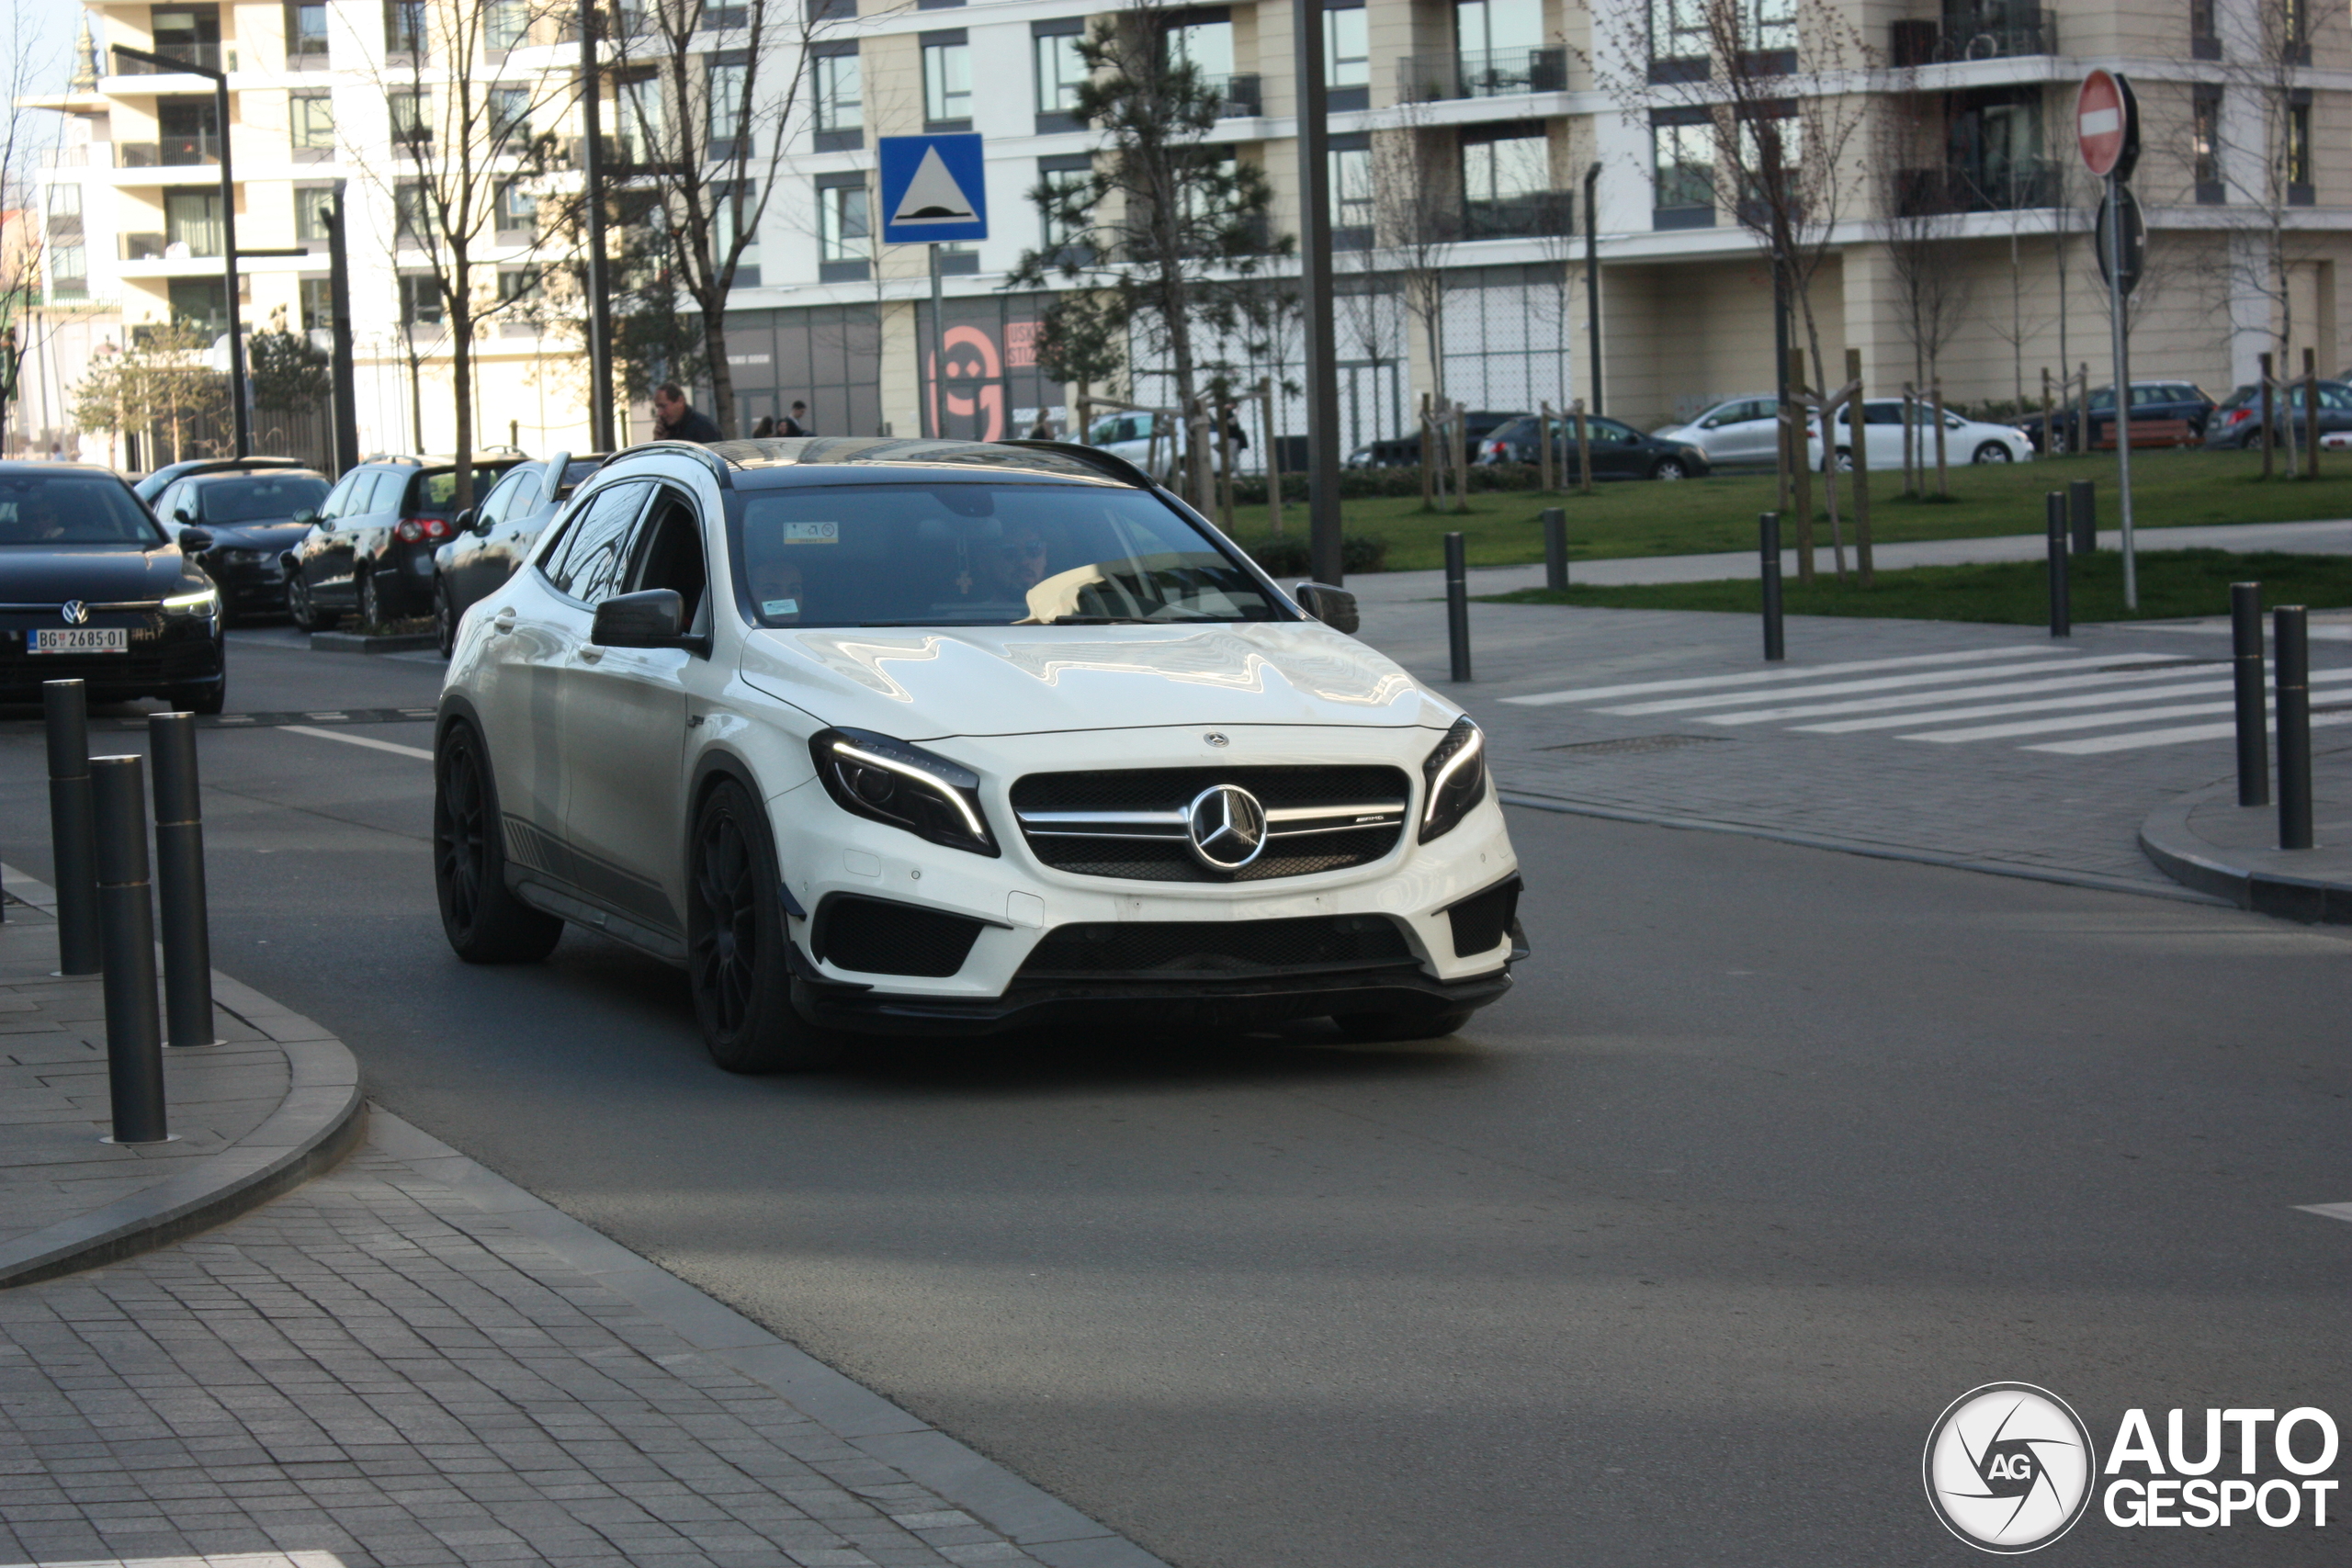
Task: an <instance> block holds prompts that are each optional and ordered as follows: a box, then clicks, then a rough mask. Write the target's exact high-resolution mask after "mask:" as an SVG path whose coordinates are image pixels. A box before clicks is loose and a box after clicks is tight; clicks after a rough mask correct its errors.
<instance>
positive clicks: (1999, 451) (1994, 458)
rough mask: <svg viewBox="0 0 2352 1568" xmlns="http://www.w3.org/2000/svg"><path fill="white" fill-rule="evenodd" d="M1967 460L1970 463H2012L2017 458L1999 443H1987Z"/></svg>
mask: <svg viewBox="0 0 2352 1568" xmlns="http://www.w3.org/2000/svg"><path fill="white" fill-rule="evenodd" d="M1968 460H1969V461H1970V462H1972V463H2013V462H2015V461H2017V457H2016V454H2014V453H2012V452H2011V451H2010V450H2009V449H2008V448H2007V447H2006V446H2002V445H2001V444H2000V443H1999V442H1997V441H1987V442H1986V443H1985V445H1984V446H1979V447H1978V448H1977V449H1976V455H1975V456H1974V457H1971V458H1969V459H1968Z"/></svg>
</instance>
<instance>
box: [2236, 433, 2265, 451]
mask: <svg viewBox="0 0 2352 1568" xmlns="http://www.w3.org/2000/svg"><path fill="white" fill-rule="evenodd" d="M2261 445H2262V432H2261V431H2260V430H2249V431H2247V432H2246V433H2245V434H2244V435H2242V436H2240V437H2239V438H2238V450H2239V451H2241V452H2251V451H2253V450H2255V449H2256V447H2258V446H2261Z"/></svg>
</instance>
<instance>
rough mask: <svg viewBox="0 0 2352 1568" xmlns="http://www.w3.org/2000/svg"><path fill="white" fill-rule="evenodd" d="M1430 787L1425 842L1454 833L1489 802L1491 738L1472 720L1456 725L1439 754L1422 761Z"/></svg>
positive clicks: (1424, 801)
mask: <svg viewBox="0 0 2352 1568" xmlns="http://www.w3.org/2000/svg"><path fill="white" fill-rule="evenodd" d="M1421 778H1422V779H1423V781H1424V782H1425V784H1427V787H1426V788H1425V789H1424V790H1423V792H1422V801H1421V842H1422V843H1425V844H1426V843H1428V842H1429V841H1430V840H1431V839H1434V838H1436V837H1438V836H1439V835H1440V834H1442V833H1450V832H1452V831H1453V829H1455V827H1457V826H1458V825H1460V823H1461V821H1462V819H1463V818H1464V817H1467V816H1469V815H1470V810H1471V807H1475V806H1476V805H1477V804H1478V803H1479V802H1480V801H1482V800H1484V799H1486V798H1487V737H1486V733H1485V731H1483V730H1481V729H1480V728H1478V727H1477V726H1476V724H1473V723H1472V722H1471V721H1470V720H1469V719H1468V718H1466V717H1464V718H1458V719H1456V720H1454V721H1453V728H1451V729H1449V730H1447V731H1446V732H1445V739H1442V740H1441V741H1439V742H1438V743H1437V750H1434V751H1432V752H1430V754H1429V755H1428V756H1427V757H1424V758H1422V759H1421Z"/></svg>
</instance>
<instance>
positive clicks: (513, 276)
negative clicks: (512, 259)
mask: <svg viewBox="0 0 2352 1568" xmlns="http://www.w3.org/2000/svg"><path fill="white" fill-rule="evenodd" d="M541 282H542V279H541V277H540V274H539V269H538V268H537V267H535V266H510V267H502V268H501V269H500V270H499V274H498V302H499V303H500V304H502V305H508V306H513V305H528V304H536V303H537V301H538V300H539V299H542V298H544V291H543V290H542V288H541Z"/></svg>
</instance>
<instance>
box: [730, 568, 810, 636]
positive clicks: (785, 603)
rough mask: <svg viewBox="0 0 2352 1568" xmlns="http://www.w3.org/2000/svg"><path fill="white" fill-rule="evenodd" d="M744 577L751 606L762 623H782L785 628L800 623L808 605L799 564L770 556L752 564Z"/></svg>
mask: <svg viewBox="0 0 2352 1568" xmlns="http://www.w3.org/2000/svg"><path fill="white" fill-rule="evenodd" d="M745 575H746V576H747V577H749V578H750V579H751V583H752V604H753V605H754V606H756V607H757V608H758V610H759V612H760V616H761V618H762V619H763V620H768V621H781V622H784V623H785V624H786V625H787V626H789V625H793V624H796V623H797V622H798V621H799V619H800V613H801V609H802V607H803V606H804V605H805V604H807V603H808V597H807V593H808V591H807V590H806V589H805V588H804V587H802V585H801V581H800V567H799V563H797V561H790V560H786V559H783V558H780V557H776V556H770V557H767V558H765V559H760V560H754V561H752V563H751V566H750V568H749V570H747V571H746V573H745Z"/></svg>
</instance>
